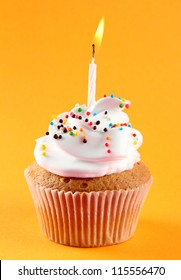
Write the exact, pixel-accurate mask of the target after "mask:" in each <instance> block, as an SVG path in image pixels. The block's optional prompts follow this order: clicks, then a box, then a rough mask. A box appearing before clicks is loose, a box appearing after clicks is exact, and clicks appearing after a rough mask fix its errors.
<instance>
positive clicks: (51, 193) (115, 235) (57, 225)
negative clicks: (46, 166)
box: [26, 177, 152, 247]
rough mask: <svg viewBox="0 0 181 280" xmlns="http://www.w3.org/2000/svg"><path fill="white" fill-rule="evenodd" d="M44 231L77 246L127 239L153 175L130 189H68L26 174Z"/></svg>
mask: <svg viewBox="0 0 181 280" xmlns="http://www.w3.org/2000/svg"><path fill="white" fill-rule="evenodd" d="M26 180H27V182H28V185H29V188H30V191H31V194H32V198H33V201H34V204H35V208H36V212H37V215H38V219H39V223H40V226H41V228H42V231H43V233H44V234H45V235H46V236H47V237H48V238H49V239H50V240H52V241H55V242H58V243H60V244H64V245H69V246H77V247H98V246H106V245H112V244H117V243H121V242H124V241H126V240H128V239H129V238H131V237H132V236H133V234H134V233H135V230H136V226H137V222H138V218H139V214H140V211H141V208H142V206H143V203H144V201H145V198H146V196H147V193H148V191H149V189H150V186H151V183H152V178H150V179H149V181H148V182H147V183H145V184H144V185H142V186H140V187H137V188H135V189H128V190H107V191H97V192H95V191H93V192H89V193H88V192H82V193H81V192H75V193H73V192H70V191H69V192H65V191H58V190H56V189H51V188H44V187H41V186H35V185H34V184H32V181H31V180H30V178H28V177H26Z"/></svg>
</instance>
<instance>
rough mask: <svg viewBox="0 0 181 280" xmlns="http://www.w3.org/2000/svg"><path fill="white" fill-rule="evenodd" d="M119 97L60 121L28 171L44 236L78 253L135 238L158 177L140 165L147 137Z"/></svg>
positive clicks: (68, 114)
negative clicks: (80, 249)
mask: <svg viewBox="0 0 181 280" xmlns="http://www.w3.org/2000/svg"><path fill="white" fill-rule="evenodd" d="M129 107H130V102H129V101H128V100H125V99H121V98H116V97H114V95H113V94H111V95H110V96H109V97H106V96H105V97H103V98H101V99H99V100H98V101H97V102H95V103H94V104H93V105H92V106H91V107H89V108H87V107H86V106H85V105H82V106H80V105H78V104H77V105H76V106H75V107H74V108H73V109H72V110H71V111H69V112H66V113H62V114H60V115H58V116H54V119H53V120H52V121H51V122H50V125H49V129H48V132H46V135H45V136H43V137H41V138H39V139H37V140H36V147H35V151H34V155H35V159H36V161H35V162H34V163H33V164H32V165H30V166H29V167H28V168H27V169H26V170H25V177H26V180H27V183H28V185H29V188H30V191H31V194H32V198H33V201H34V204H35V208H36V211H37V215H38V219H39V223H40V226H41V228H42V230H43V232H44V234H45V235H46V236H47V237H48V238H49V239H50V240H53V241H55V242H58V243H60V244H64V245H70V246H78V247H97V246H105V245H112V244H117V243H120V242H123V241H126V240H128V239H129V238H130V237H132V236H133V234H134V232H135V230H136V226H137V222H138V217H139V214H140V211H141V208H142V206H143V203H144V201H145V198H146V196H147V193H148V191H149V189H150V186H151V183H152V176H151V174H150V172H149V170H148V168H147V167H146V165H145V164H144V163H143V162H141V161H140V155H139V153H138V151H137V149H138V148H139V147H140V145H141V144H142V135H141V133H140V132H139V131H138V130H136V129H134V128H132V125H131V124H130V123H129V118H128V116H127V114H126V113H125V112H123V110H124V109H128V108H129Z"/></svg>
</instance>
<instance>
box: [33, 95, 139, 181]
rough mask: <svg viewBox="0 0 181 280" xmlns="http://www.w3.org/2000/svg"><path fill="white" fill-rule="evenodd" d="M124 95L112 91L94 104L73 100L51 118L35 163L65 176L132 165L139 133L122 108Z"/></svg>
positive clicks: (39, 142) (125, 103)
mask: <svg viewBox="0 0 181 280" xmlns="http://www.w3.org/2000/svg"><path fill="white" fill-rule="evenodd" d="M129 107H130V102H129V101H128V100H126V99H121V98H115V97H114V95H110V97H104V98H101V99H99V100H98V101H97V102H96V103H95V104H94V105H93V106H91V107H90V108H87V107H86V106H85V105H82V106H80V105H79V104H76V105H75V107H74V108H73V109H72V110H71V111H70V112H65V113H62V114H60V115H58V116H57V117H56V116H55V117H54V119H53V120H52V121H51V122H50V125H49V132H48V133H47V134H48V135H47V136H44V137H41V138H39V139H38V140H37V141H36V142H37V144H36V147H35V158H36V161H37V163H38V164H39V165H40V166H42V167H43V168H45V169H47V170H48V171H50V172H52V173H55V174H58V175H62V176H68V177H98V176H103V175H105V174H110V173H115V172H119V171H124V170H127V169H131V168H132V167H133V165H134V163H135V162H137V161H139V160H140V157H139V153H138V152H137V149H138V148H139V147H140V145H141V144H142V135H141V133H140V132H139V131H137V130H136V129H133V128H132V126H131V124H130V123H129V118H128V116H127V114H126V113H124V112H123V109H125V108H129Z"/></svg>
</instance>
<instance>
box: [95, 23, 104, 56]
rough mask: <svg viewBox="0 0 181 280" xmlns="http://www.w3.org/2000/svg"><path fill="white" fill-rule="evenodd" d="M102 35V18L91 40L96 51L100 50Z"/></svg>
mask: <svg viewBox="0 0 181 280" xmlns="http://www.w3.org/2000/svg"><path fill="white" fill-rule="evenodd" d="M103 33H104V18H102V19H101V20H100V22H99V25H98V27H97V30H96V33H95V35H94V39H93V44H94V45H95V48H96V51H97V50H98V49H99V48H100V45H101V42H102V37H103Z"/></svg>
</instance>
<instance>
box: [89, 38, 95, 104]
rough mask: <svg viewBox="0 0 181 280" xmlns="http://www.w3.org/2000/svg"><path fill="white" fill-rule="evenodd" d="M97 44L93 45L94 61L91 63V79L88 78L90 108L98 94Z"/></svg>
mask: <svg viewBox="0 0 181 280" xmlns="http://www.w3.org/2000/svg"><path fill="white" fill-rule="evenodd" d="M94 55H95V45H94V44H93V45H92V62H91V64H89V78H88V79H89V80H88V108H89V107H91V106H92V105H93V104H94V103H95V95H96V68H97V65H96V64H95V63H94Z"/></svg>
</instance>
